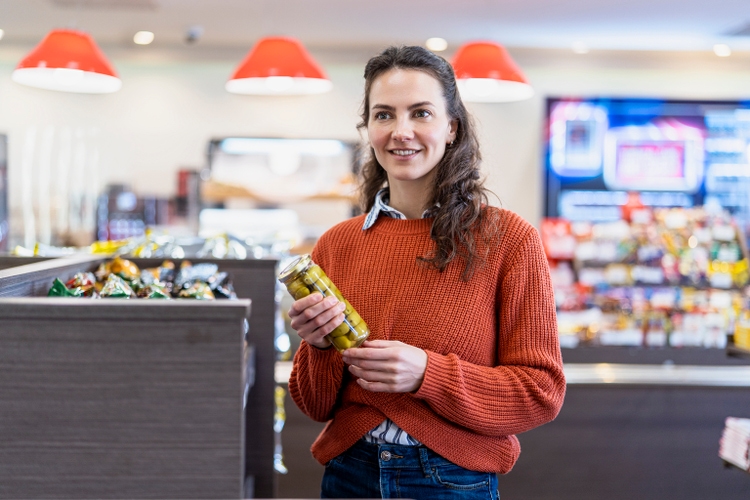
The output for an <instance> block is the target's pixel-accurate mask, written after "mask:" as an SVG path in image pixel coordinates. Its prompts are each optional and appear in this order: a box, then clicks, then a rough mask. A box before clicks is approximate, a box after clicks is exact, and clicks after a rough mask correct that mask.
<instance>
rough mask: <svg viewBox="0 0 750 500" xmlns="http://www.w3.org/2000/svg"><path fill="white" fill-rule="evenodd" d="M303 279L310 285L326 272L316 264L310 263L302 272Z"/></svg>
mask: <svg viewBox="0 0 750 500" xmlns="http://www.w3.org/2000/svg"><path fill="white" fill-rule="evenodd" d="M303 275H304V278H303V279H304V280H305V283H307V284H308V285H312V284H313V283H315V282H316V281H318V280H320V278H321V277H323V276H325V275H326V273H324V272H323V270H322V269H321V268H320V266H318V265H312V266H310V267H309V268H307V269H306V270H305V272H304V274H303Z"/></svg>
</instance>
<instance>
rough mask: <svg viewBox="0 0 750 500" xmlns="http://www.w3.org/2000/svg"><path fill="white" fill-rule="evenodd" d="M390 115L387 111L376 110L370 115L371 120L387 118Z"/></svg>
mask: <svg viewBox="0 0 750 500" xmlns="http://www.w3.org/2000/svg"><path fill="white" fill-rule="evenodd" d="M390 117H391V115H390V113H388V112H387V111H378V112H376V113H375V114H374V115H372V118H373V120H387V119H388V118H390Z"/></svg>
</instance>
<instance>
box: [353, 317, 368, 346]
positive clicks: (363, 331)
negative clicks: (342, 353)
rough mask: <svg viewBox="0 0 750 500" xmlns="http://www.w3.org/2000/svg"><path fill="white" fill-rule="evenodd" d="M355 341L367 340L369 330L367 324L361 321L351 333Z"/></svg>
mask: <svg viewBox="0 0 750 500" xmlns="http://www.w3.org/2000/svg"><path fill="white" fill-rule="evenodd" d="M352 334H353V335H354V336H355V337H354V338H356V339H362V341H363V342H364V340H365V339H366V338H367V336H368V335H370V329H369V328H368V327H367V323H365V322H364V320H363V321H361V322H360V323H359V324H358V325H357V326H355V327H354V332H353V333H352Z"/></svg>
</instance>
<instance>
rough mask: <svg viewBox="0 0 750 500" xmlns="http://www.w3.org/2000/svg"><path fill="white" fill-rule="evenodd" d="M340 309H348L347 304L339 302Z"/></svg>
mask: <svg viewBox="0 0 750 500" xmlns="http://www.w3.org/2000/svg"><path fill="white" fill-rule="evenodd" d="M338 308H339V311H343V310H344V309H346V304H344V303H343V302H339V305H338Z"/></svg>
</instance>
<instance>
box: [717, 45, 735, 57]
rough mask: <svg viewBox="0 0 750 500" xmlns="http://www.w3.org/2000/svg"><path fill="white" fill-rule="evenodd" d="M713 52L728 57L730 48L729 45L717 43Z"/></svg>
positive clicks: (730, 51)
mask: <svg viewBox="0 0 750 500" xmlns="http://www.w3.org/2000/svg"><path fill="white" fill-rule="evenodd" d="M714 54H716V55H717V56H719V57H729V56H731V55H732V49H730V48H729V45H725V44H723V43H717V44H716V45H714Z"/></svg>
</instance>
